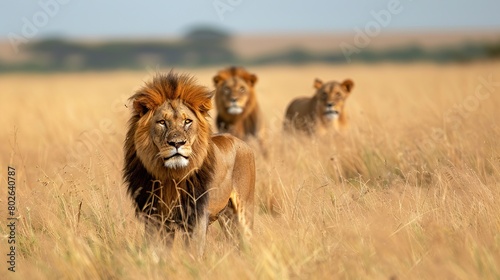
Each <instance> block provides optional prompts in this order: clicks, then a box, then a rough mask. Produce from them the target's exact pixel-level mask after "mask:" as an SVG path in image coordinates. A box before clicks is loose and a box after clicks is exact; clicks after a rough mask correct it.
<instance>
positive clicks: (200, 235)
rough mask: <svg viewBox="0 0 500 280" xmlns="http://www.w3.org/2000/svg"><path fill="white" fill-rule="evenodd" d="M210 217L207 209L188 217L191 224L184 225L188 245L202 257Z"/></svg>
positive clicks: (184, 239) (184, 237)
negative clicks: (190, 217)
mask: <svg viewBox="0 0 500 280" xmlns="http://www.w3.org/2000/svg"><path fill="white" fill-rule="evenodd" d="M208 219H209V215H208V213H207V211H206V210H204V211H202V212H201V213H199V214H197V215H196V216H195V217H192V219H188V221H187V222H188V223H189V222H190V224H187V225H184V227H183V229H184V230H183V234H182V238H183V241H184V244H186V247H188V248H190V249H191V250H194V252H195V253H196V254H197V255H198V257H202V256H203V253H204V250H205V244H206V236H207V229H208Z"/></svg>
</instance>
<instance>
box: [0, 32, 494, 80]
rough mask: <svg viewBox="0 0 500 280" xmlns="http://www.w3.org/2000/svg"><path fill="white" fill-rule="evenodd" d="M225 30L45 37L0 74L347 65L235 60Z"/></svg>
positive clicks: (404, 51) (450, 58) (381, 54)
mask: <svg viewBox="0 0 500 280" xmlns="http://www.w3.org/2000/svg"><path fill="white" fill-rule="evenodd" d="M230 39H231V37H230V35H229V34H228V33H227V32H224V31H221V30H218V29H215V28H210V27H200V28H195V29H193V30H191V31H190V32H188V33H187V34H186V35H185V36H184V37H183V38H182V39H181V40H178V41H175V42H133V41H121V42H104V43H95V44H89V43H80V42H78V43H76V42H71V41H65V40H62V39H46V40H42V41H38V42H33V43H31V44H29V45H27V46H26V49H25V50H24V51H26V52H29V53H30V54H31V56H32V57H33V59H31V60H30V61H28V62H26V61H24V62H22V63H9V64H7V63H3V62H2V61H0V71H2V72H7V71H85V70H111V69H144V68H145V67H148V66H156V65H158V66H160V67H173V66H185V67H199V66H210V65H227V64H245V65H265V64H283V63H287V64H304V63H311V62H323V63H335V64H343V63H347V60H346V58H345V56H344V54H343V53H342V52H339V51H336V52H334V51H332V52H329V53H322V54H317V53H311V52H308V51H306V50H303V49H300V48H292V49H290V50H288V51H281V52H279V53H275V54H267V55H263V56H261V57H258V58H255V59H252V60H243V59H241V58H240V57H238V56H237V55H236V54H235V52H234V51H233V50H232V49H231V47H230V46H229V42H230ZM499 57H500V39H499V41H498V42H497V43H464V44H463V45H459V46H449V47H443V48H440V49H424V48H421V47H418V46H408V47H399V48H393V49H387V50H377V51H374V50H370V49H363V50H361V51H360V52H359V53H356V54H353V55H352V56H351V57H350V59H351V61H358V62H379V61H393V62H414V61H434V62H441V63H446V62H468V61H475V60H480V59H492V58H499Z"/></svg>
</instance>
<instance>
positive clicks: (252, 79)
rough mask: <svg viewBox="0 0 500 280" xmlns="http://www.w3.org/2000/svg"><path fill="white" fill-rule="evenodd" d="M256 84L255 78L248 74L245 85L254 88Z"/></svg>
mask: <svg viewBox="0 0 500 280" xmlns="http://www.w3.org/2000/svg"><path fill="white" fill-rule="evenodd" d="M256 82H257V76H256V75H254V74H250V75H248V76H247V83H248V84H249V85H251V86H254V85H255V83H256Z"/></svg>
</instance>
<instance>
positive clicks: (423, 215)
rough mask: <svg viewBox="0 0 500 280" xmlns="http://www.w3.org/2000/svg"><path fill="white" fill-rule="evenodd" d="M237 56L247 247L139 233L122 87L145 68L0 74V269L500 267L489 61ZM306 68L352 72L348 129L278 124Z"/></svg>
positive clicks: (439, 271)
mask: <svg viewBox="0 0 500 280" xmlns="http://www.w3.org/2000/svg"><path fill="white" fill-rule="evenodd" d="M216 70H217V69H215V68H212V69H191V70H180V71H185V72H189V73H191V74H193V75H195V76H196V77H198V80H199V82H200V83H202V84H205V85H207V86H210V87H211V86H212V83H211V77H212V76H213V75H214V74H215V72H216ZM249 70H251V71H252V72H254V73H256V74H257V75H258V76H259V81H258V82H257V85H256V88H257V92H258V97H259V99H260V102H261V104H262V108H263V111H264V114H265V117H266V120H267V124H268V135H269V137H270V141H269V143H268V145H269V146H268V151H269V157H268V159H267V160H266V159H264V158H263V157H262V156H258V157H257V189H256V197H257V199H256V201H257V207H256V215H255V226H254V234H253V239H252V248H251V250H249V251H241V252H240V251H238V250H236V249H235V248H234V246H233V245H232V244H231V243H230V242H227V241H225V240H224V238H223V234H222V231H221V230H220V228H219V226H218V224H214V225H212V226H211V227H210V228H209V236H208V239H207V241H208V242H207V243H208V244H207V248H206V253H205V256H204V258H203V259H196V258H193V257H192V256H191V255H190V254H189V253H188V252H187V251H185V250H183V248H182V247H181V246H175V247H174V248H173V249H172V250H171V251H169V250H166V248H164V247H163V246H162V244H159V243H155V242H154V241H152V242H147V241H146V240H145V237H144V228H143V225H142V224H141V223H140V222H139V221H138V220H137V219H136V217H135V216H134V211H133V207H132V203H131V201H130V199H129V198H128V196H127V194H126V191H125V186H124V184H123V182H122V177H121V168H122V164H123V152H122V146H123V141H124V133H125V129H126V122H127V120H128V117H129V111H128V110H129V109H127V108H126V107H125V104H126V99H127V98H128V97H129V96H130V95H131V94H132V93H133V92H134V91H135V90H136V89H138V88H139V87H140V86H141V85H142V83H143V81H145V80H147V79H149V78H150V77H151V76H152V75H151V73H147V71H144V72H109V73H71V74H47V75H35V74H12V75H2V76H0V112H2V117H1V118H0V127H1V128H2V132H1V133H0V141H1V143H2V145H1V146H0V167H1V168H0V170H1V173H0V177H1V178H2V179H1V184H2V186H1V188H0V234H1V236H2V238H1V240H0V252H1V255H0V279H499V278H500V203H499V201H500V141H499V139H500V113H499V111H497V110H499V108H500V96H499V95H500V63H487V62H484V63H480V64H464V65H442V66H437V65H431V64H416V65H389V64H377V65H349V66H339V67H335V66H324V65H310V66H300V67H298V66H275V67H262V68H259V67H255V68H249ZM316 77H318V78H321V79H323V80H331V79H334V80H343V79H345V78H351V79H353V81H354V82H355V86H354V89H353V94H352V96H351V97H350V99H349V100H348V101H347V109H348V110H349V115H350V119H351V126H350V129H349V131H348V132H347V133H346V134H345V135H343V136H335V137H330V138H327V139H314V138H312V139H304V138H302V137H296V138H295V137H291V136H288V135H284V134H283V133H282V131H281V123H282V119H283V115H284V110H285V108H286V105H287V103H288V102H289V101H290V100H291V99H292V98H294V97H296V96H300V95H311V94H312V93H313V88H312V83H313V79H314V78H316ZM488 80H490V82H488ZM212 115H213V114H212ZM8 166H11V167H14V168H15V170H16V175H15V180H16V203H17V211H16V213H15V217H18V219H17V224H16V235H15V238H16V244H15V246H16V248H15V252H16V266H15V269H16V272H15V273H13V272H10V271H8V270H7V269H8V267H9V266H10V265H9V264H8V263H7V261H8V260H9V257H8V256H7V254H8V253H9V252H10V248H9V246H10V244H8V240H9V238H8V237H9V235H10V234H9V232H10V230H9V229H8V227H7V226H6V225H7V224H8V220H7V218H8V216H7V215H8V214H7V211H6V210H7V207H8V200H7V190H8V189H7V186H8V181H7V179H6V176H7V174H8V173H7V168H8ZM271 206H272V207H274V208H273V210H274V211H275V212H278V213H277V214H276V213H275V214H272V213H271V212H272V211H270V208H271ZM177 245H179V244H177Z"/></svg>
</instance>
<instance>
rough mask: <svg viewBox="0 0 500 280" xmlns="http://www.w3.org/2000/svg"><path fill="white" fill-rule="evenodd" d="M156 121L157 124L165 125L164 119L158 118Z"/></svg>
mask: <svg viewBox="0 0 500 280" xmlns="http://www.w3.org/2000/svg"><path fill="white" fill-rule="evenodd" d="M156 123H157V124H159V125H162V126H166V125H167V123H166V122H165V120H159V121H157V122H156Z"/></svg>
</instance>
